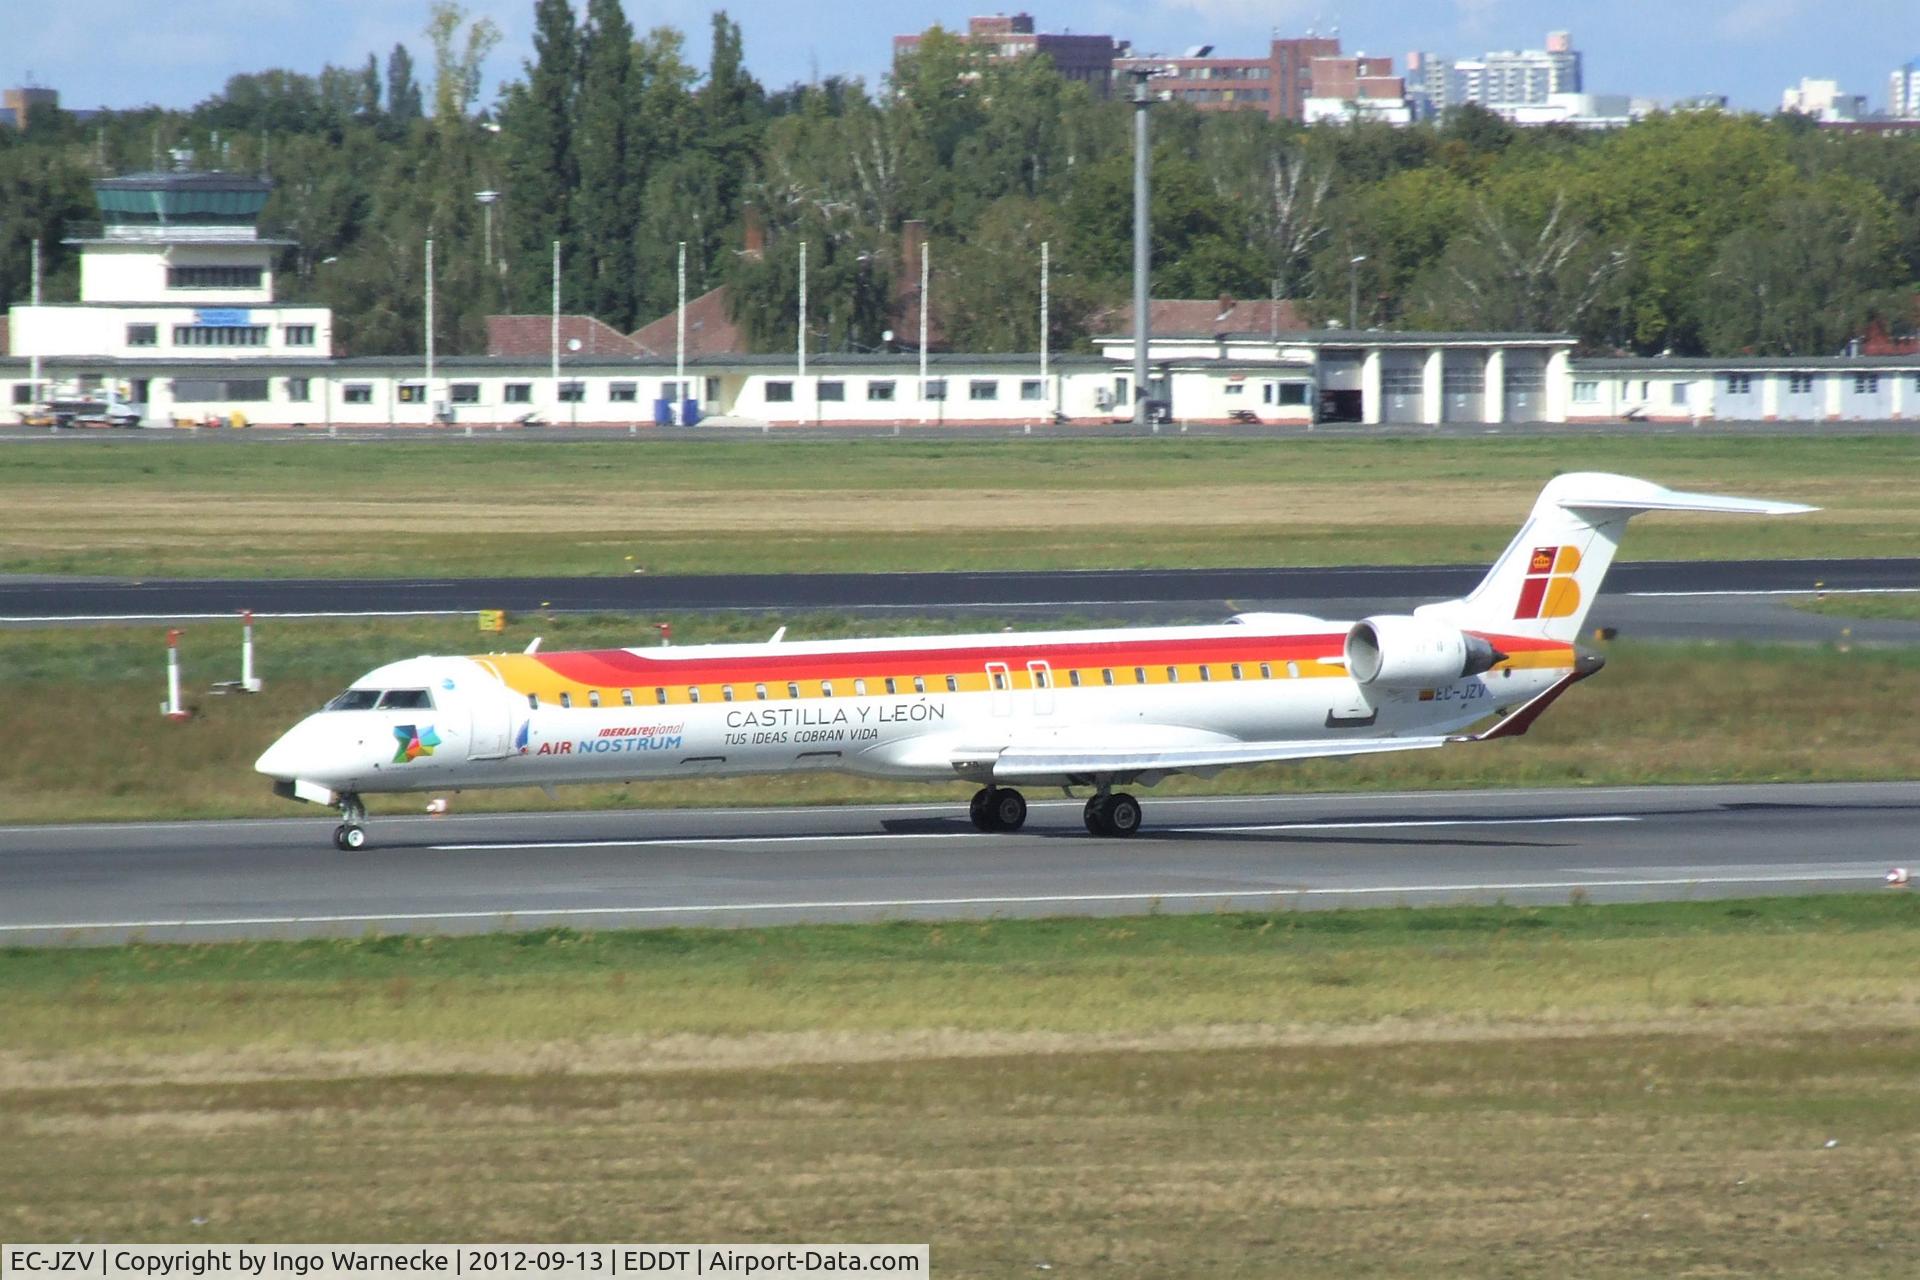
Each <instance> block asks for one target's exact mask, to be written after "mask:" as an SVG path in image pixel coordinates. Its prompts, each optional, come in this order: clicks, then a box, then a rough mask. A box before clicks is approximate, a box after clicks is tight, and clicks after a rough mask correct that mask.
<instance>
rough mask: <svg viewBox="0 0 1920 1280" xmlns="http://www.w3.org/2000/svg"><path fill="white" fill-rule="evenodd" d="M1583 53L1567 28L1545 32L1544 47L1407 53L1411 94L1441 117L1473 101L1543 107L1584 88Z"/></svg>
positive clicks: (1430, 112) (1494, 105) (1428, 111)
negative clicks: (1455, 54)
mask: <svg viewBox="0 0 1920 1280" xmlns="http://www.w3.org/2000/svg"><path fill="white" fill-rule="evenodd" d="M1583 87H1584V86H1583V83H1582V73H1581V68H1580V52H1579V50H1577V49H1575V48H1574V47H1573V36H1572V35H1571V34H1570V33H1568V32H1565V31H1552V32H1548V33H1547V47H1546V48H1544V49H1504V50H1498V51H1495V52H1491V53H1486V54H1482V55H1481V56H1480V57H1478V58H1458V59H1455V58H1442V57H1439V56H1437V55H1435V54H1431V53H1420V52H1414V53H1409V54H1408V55H1407V93H1408V96H1409V97H1415V96H1417V97H1418V98H1419V101H1420V106H1421V109H1422V113H1423V114H1425V115H1440V114H1442V113H1444V112H1445V111H1446V110H1447V109H1448V108H1449V107H1457V106H1460V105H1461V104H1463V103H1467V102H1472V103H1477V104H1478V105H1480V106H1483V107H1487V108H1489V109H1498V108H1502V107H1521V106H1536V107H1537V106H1543V105H1545V104H1546V103H1547V101H1548V100H1549V99H1550V98H1551V97H1553V95H1555V94H1571V93H1580V92H1581V91H1582V89H1583Z"/></svg>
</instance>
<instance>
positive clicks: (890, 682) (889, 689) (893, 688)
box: [887, 676, 900, 693]
mask: <svg viewBox="0 0 1920 1280" xmlns="http://www.w3.org/2000/svg"><path fill="white" fill-rule="evenodd" d="M887 692H888V693H898V692H900V690H899V688H898V687H897V686H896V685H895V684H894V681H893V677H892V676H888V677H887Z"/></svg>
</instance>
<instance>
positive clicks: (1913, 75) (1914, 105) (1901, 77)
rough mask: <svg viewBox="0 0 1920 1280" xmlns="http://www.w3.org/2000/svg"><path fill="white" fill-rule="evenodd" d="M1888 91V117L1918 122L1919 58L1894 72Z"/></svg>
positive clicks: (1919, 94) (1919, 116) (1919, 97)
mask: <svg viewBox="0 0 1920 1280" xmlns="http://www.w3.org/2000/svg"><path fill="white" fill-rule="evenodd" d="M1888 89H1889V92H1888V94H1887V114H1888V115H1890V116H1892V117H1893V118H1894V119H1895V120H1920V58H1915V59H1914V60H1913V61H1912V62H1909V63H1907V64H1906V65H1905V66H1903V67H1901V68H1900V69H1898V70H1897V71H1895V72H1894V73H1893V77H1892V81H1891V83H1890V84H1889V86H1888Z"/></svg>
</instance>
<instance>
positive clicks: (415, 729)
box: [393, 724, 440, 764]
mask: <svg viewBox="0 0 1920 1280" xmlns="http://www.w3.org/2000/svg"><path fill="white" fill-rule="evenodd" d="M393 739H394V741H395V742H397V743H399V744H400V746H399V748H398V749H397V750H396V751H395V752H394V753H393V762H394V763H395V764H405V763H406V762H407V761H409V760H418V759H419V758H420V757H421V756H430V755H432V754H433V749H434V748H435V747H437V746H439V745H440V735H439V734H437V733H435V732H434V731H433V726H432V725H430V724H429V725H421V726H415V725H410V724H397V725H395V726H393Z"/></svg>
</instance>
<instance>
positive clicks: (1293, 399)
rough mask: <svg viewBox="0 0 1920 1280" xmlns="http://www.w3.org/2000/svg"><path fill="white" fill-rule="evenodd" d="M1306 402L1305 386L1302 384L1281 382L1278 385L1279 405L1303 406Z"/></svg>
mask: <svg viewBox="0 0 1920 1280" xmlns="http://www.w3.org/2000/svg"><path fill="white" fill-rule="evenodd" d="M1306 402H1307V384H1306V383H1304V382H1283V383H1281V384H1280V403H1281V404H1305V403H1306Z"/></svg>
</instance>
